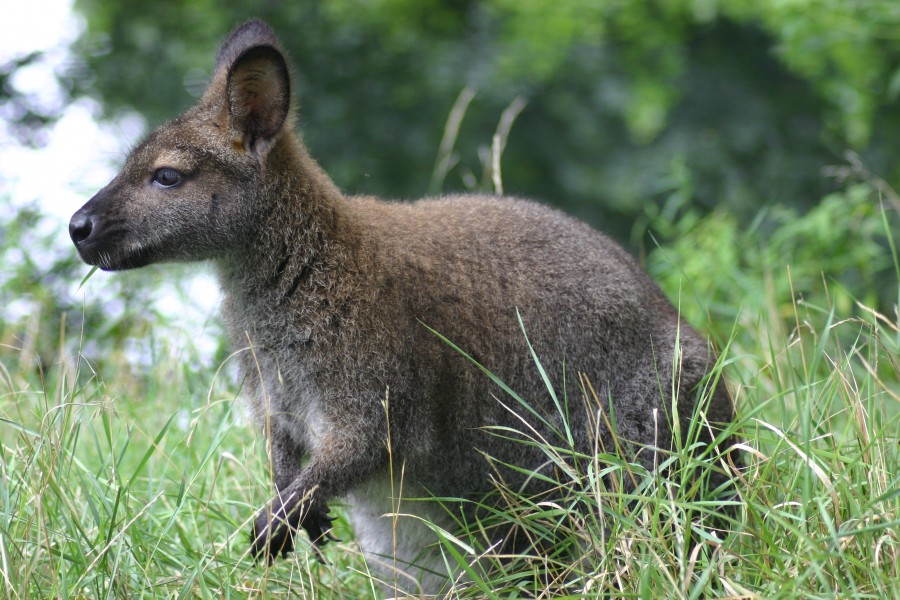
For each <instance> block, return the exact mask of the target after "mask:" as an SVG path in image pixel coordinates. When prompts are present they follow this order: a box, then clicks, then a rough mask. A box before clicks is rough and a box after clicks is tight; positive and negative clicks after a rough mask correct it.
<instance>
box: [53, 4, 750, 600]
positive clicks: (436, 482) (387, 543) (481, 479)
mask: <svg viewBox="0 0 900 600" xmlns="http://www.w3.org/2000/svg"><path fill="white" fill-rule="evenodd" d="M69 233H70V235H71V237H72V240H73V241H74V243H75V246H76V247H77V249H78V252H79V254H80V255H81V257H82V258H83V259H84V260H85V261H86V262H88V263H90V264H92V265H97V266H99V267H100V268H102V269H105V270H118V269H130V268H135V267H140V266H143V265H147V264H149V263H154V262H160V261H197V260H211V261H213V263H214V264H215V266H216V268H217V272H218V277H219V280H220V282H221V287H222V291H223V294H224V303H223V310H224V314H225V321H226V323H227V326H228V331H229V335H230V337H231V341H232V343H233V344H234V345H235V346H237V347H240V348H248V350H247V351H245V352H243V353H242V354H241V356H242V364H241V367H242V370H243V375H244V376H245V378H246V382H247V385H248V387H249V390H250V393H249V395H250V398H251V400H250V402H251V405H252V413H253V415H254V417H255V419H256V420H257V421H258V423H259V424H260V425H261V426H262V427H263V428H264V430H265V432H266V434H267V436H268V440H269V443H270V445H271V455H272V464H273V469H274V479H275V489H276V495H275V498H274V499H273V500H272V502H271V503H270V504H269V506H267V507H266V508H265V509H263V510H261V511H260V512H259V514H258V515H257V517H256V521H255V526H254V529H253V537H252V542H251V547H252V552H253V554H254V555H256V556H258V557H264V558H267V559H272V558H273V557H275V556H276V555H277V554H278V553H280V552H287V551H289V550H292V549H293V544H294V540H293V538H294V536H295V535H296V532H297V531H298V530H299V529H301V528H302V529H304V530H306V532H307V533H308V534H309V537H310V538H311V539H312V541H313V542H314V543H315V544H317V545H321V544H324V543H325V542H326V540H327V539H328V532H329V529H330V521H331V518H330V517H329V516H328V507H327V504H326V503H327V502H328V501H329V500H331V499H336V498H343V499H345V501H346V502H347V504H348V512H349V517H350V520H351V523H352V525H353V527H354V529H355V532H356V536H357V538H358V540H359V544H360V546H361V547H362V549H363V551H364V552H365V554H366V556H367V557H369V558H370V559H371V560H372V561H374V562H378V563H381V564H384V565H388V567H385V568H386V569H388V570H389V569H390V567H391V566H393V565H395V564H399V565H400V567H399V568H400V569H401V570H402V571H403V573H401V575H402V576H403V577H407V576H409V577H411V578H412V579H414V580H418V584H419V585H421V586H422V587H421V588H416V584H414V583H407V584H403V583H402V582H401V584H402V585H404V586H405V587H406V588H407V589H423V590H424V591H425V592H435V591H438V590H439V589H440V587H441V586H442V585H444V584H446V582H447V576H448V575H447V573H446V568H445V567H444V562H443V561H441V560H438V559H439V554H437V553H436V552H431V553H429V551H428V550H427V548H426V547H427V546H428V544H429V543H433V542H434V541H435V539H436V538H435V537H434V536H433V534H432V533H431V529H429V528H427V527H425V526H424V525H422V524H421V521H420V520H419V519H414V518H399V520H398V521H397V522H396V523H395V519H393V518H392V517H391V516H385V515H386V514H387V513H392V512H394V510H395V506H396V501H395V499H392V498H391V495H392V494H396V493H397V490H399V489H400V482H396V483H394V484H393V485H392V482H391V480H390V478H391V473H393V474H394V477H395V478H397V479H399V474H400V473H401V472H402V474H403V481H402V489H403V495H404V497H426V496H429V495H432V496H437V497H446V498H460V499H463V500H478V499H479V498H482V495H483V494H485V493H486V492H489V491H490V490H491V488H492V481H493V479H494V478H493V477H492V474H493V475H497V472H498V470H499V471H501V473H500V475H501V476H502V479H503V480H504V481H505V483H506V484H508V485H511V486H514V487H518V488H522V489H526V490H528V491H535V492H541V491H544V492H546V490H547V489H548V488H549V486H547V485H546V484H544V483H542V480H541V478H540V477H533V476H532V477H526V474H527V471H528V470H531V471H533V472H537V471H540V470H542V469H549V468H550V467H549V466H548V465H547V462H548V461H547V459H546V455H545V454H544V452H543V451H542V450H541V449H540V448H539V447H537V446H536V445H535V444H530V443H522V442H521V441H516V440H514V439H511V438H514V437H515V435H514V434H512V433H509V430H513V429H514V430H521V431H530V430H527V429H526V427H525V426H524V425H523V421H528V422H530V425H531V426H532V427H534V430H533V431H531V433H532V434H533V435H537V434H540V435H541V436H545V437H546V438H548V439H551V440H553V441H558V440H554V438H553V433H552V430H553V429H555V428H559V429H562V421H563V419H564V418H565V417H564V415H563V414H561V413H564V412H568V415H567V418H568V421H569V430H570V431H571V439H570V444H571V446H572V447H573V448H574V449H575V450H576V451H578V452H580V453H582V454H591V453H592V452H593V449H594V447H595V446H594V443H595V442H596V440H595V437H596V436H597V435H599V436H600V438H601V440H600V441H601V442H602V443H604V444H605V447H606V448H608V449H609V448H613V447H615V445H616V443H620V444H621V443H624V442H625V441H627V442H629V443H630V444H631V445H630V446H628V447H629V448H631V451H632V452H633V454H632V456H637V460H640V461H643V462H644V463H645V464H647V465H648V466H651V467H652V466H653V461H654V458H653V452H654V451H653V448H659V449H662V450H663V451H665V450H666V449H669V448H671V446H672V443H673V433H672V430H673V427H672V425H673V422H672V414H673V408H677V412H678V417H679V419H681V421H680V422H681V423H682V424H686V423H687V421H686V419H690V418H691V415H692V413H693V412H694V407H695V403H696V399H697V397H698V393H697V391H698V388H700V387H702V382H703V381H704V378H705V377H706V376H707V374H708V372H709V370H710V368H711V365H712V363H713V362H714V360H715V356H714V354H713V353H712V352H711V350H710V349H709V346H708V343H707V341H706V340H705V339H704V338H703V337H701V336H700V335H698V334H697V333H696V332H695V331H694V330H692V329H691V328H690V327H689V326H688V325H686V324H685V323H684V322H682V321H680V319H679V316H678V314H677V312H676V311H675V310H674V308H673V307H672V305H671V304H670V303H669V302H668V301H667V300H666V298H665V297H664V296H663V294H662V293H661V291H660V290H659V288H657V286H656V285H655V284H654V283H653V282H652V281H651V280H650V279H649V277H648V276H647V275H646V274H645V273H644V272H643V271H642V270H641V269H640V268H639V267H638V265H637V264H636V263H635V261H634V260H632V258H631V257H630V256H629V255H628V254H627V253H626V252H625V251H624V250H622V248H620V247H619V246H618V245H616V244H615V243H614V242H612V241H610V240H609V239H608V238H606V237H605V236H603V235H602V234H600V233H598V232H597V231H595V230H593V229H591V228H590V227H588V226H587V225H585V224H583V223H580V222H578V221H576V220H574V219H572V218H569V217H567V216H565V215H563V214H561V213H559V212H557V211H556V210H552V209H550V208H546V207H543V206H540V205H538V204H534V203H532V202H527V201H524V200H516V199H509V198H499V197H489V196H454V197H442V198H430V199H425V200H420V201H418V202H414V203H393V202H384V201H381V200H378V199H375V198H369V197H353V196H347V195H344V194H343V193H342V192H341V191H340V190H339V189H338V188H337V187H335V185H334V184H333V183H332V182H331V180H330V179H329V178H328V176H327V175H326V174H325V173H324V172H323V171H322V170H321V169H320V168H319V166H318V165H317V164H316V163H315V162H314V161H313V159H312V158H310V156H309V155H308V153H307V150H306V148H305V147H304V145H303V144H302V142H301V141H300V139H299V137H298V136H297V134H296V133H295V132H294V117H293V110H292V100H291V69H290V67H289V65H288V61H287V58H286V56H285V53H284V52H283V51H282V47H281V44H280V43H279V41H278V40H277V38H276V37H275V35H274V33H273V32H272V30H271V29H270V28H269V27H268V26H267V25H265V24H264V23H262V22H260V21H256V20H254V21H249V22H247V23H245V24H243V25H241V26H240V27H238V28H237V29H236V30H235V31H234V32H233V33H232V34H231V35H230V36H229V37H228V38H227V39H226V40H225V42H224V43H223V44H222V46H221V48H220V49H219V52H218V54H217V56H216V66H215V74H214V75H213V78H212V81H211V83H210V84H209V88H208V89H207V90H206V93H205V94H204V96H203V98H202V99H201V100H200V102H199V104H198V105H197V106H196V107H194V108H192V109H191V110H189V111H187V112H186V113H185V114H184V115H182V116H181V117H179V118H177V119H176V120H174V121H172V122H169V123H166V124H164V125H162V126H161V127H159V128H158V129H156V131H154V132H153V133H151V134H150V135H149V136H148V137H147V138H146V140H144V141H143V142H142V143H141V144H140V145H138V146H137V148H136V149H135V150H134V151H133V152H132V153H131V154H130V156H129V157H128V159H127V161H126V163H125V167H124V168H123V170H122V172H121V173H120V174H119V175H117V176H116V178H115V179H113V180H112V182H110V183H109V185H107V186H106V187H105V188H103V189H102V190H101V191H100V192H98V193H97V194H96V195H95V196H94V197H93V198H92V199H91V200H90V201H89V202H88V203H87V204H85V205H84V206H83V207H82V208H81V209H80V210H79V211H78V212H76V213H75V215H74V216H73V217H72V220H71V222H70V224H69ZM520 318H521V321H522V323H524V329H525V333H527V339H526V335H525V334H524V333H523V328H522V326H521V325H520V322H519V319H520ZM426 326H427V327H426ZM434 331H437V332H439V333H440V334H442V335H443V336H444V337H446V338H447V339H448V340H451V341H452V342H453V343H454V344H455V345H456V346H458V348H459V349H461V350H463V351H464V352H466V353H467V354H468V355H469V357H471V359H472V360H470V359H469V358H467V357H466V356H464V355H463V354H461V353H460V352H459V351H458V350H456V349H454V348H452V347H451V346H450V345H448V344H447V343H445V342H444V341H443V340H441V339H440V337H439V336H437V335H435V333H434ZM529 341H530V343H531V346H532V347H533V350H534V355H536V356H538V357H539V358H540V360H541V363H542V365H543V367H544V369H545V371H546V374H547V377H549V378H550V379H551V380H552V383H553V384H554V385H556V386H558V389H562V388H563V387H565V386H566V385H567V384H568V385H569V386H570V388H571V389H575V387H574V385H573V382H577V379H574V378H577V374H579V373H583V374H584V375H585V377H586V378H587V379H588V380H589V381H590V382H591V383H592V384H593V386H594V388H595V389H596V391H597V394H598V396H599V398H601V400H602V403H603V405H604V410H606V411H608V413H609V414H608V417H613V418H607V419H605V420H601V421H603V422H604V423H606V424H607V425H610V424H614V427H612V426H604V427H596V428H595V426H596V423H597V420H596V419H591V418H589V417H588V416H587V415H586V411H585V410H583V409H582V410H578V409H576V408H574V407H568V408H566V410H562V411H561V410H560V409H559V407H558V406H557V404H556V402H555V401H554V400H553V399H552V396H551V394H550V393H549V392H548V389H547V385H546V382H545V381H544V378H543V377H542V374H541V372H540V369H539V368H537V367H536V365H535V362H534V356H533V354H532V351H531V349H530V348H529V346H528V343H529ZM473 360H474V361H477V362H478V363H480V364H481V365H483V366H484V367H485V368H487V369H488V370H490V371H492V372H493V373H494V374H495V375H496V376H497V377H498V378H499V379H500V380H502V381H503V382H505V384H506V385H508V386H509V388H511V389H512V390H515V391H516V392H518V393H519V395H520V396H521V397H522V398H523V399H524V400H526V401H527V402H528V404H529V407H530V408H528V409H526V408H525V407H524V406H523V405H521V404H519V403H518V402H516V401H511V400H510V399H509V397H507V396H504V394H503V392H502V391H501V389H500V388H499V387H498V386H497V385H496V383H494V382H493V381H492V380H491V379H489V378H488V377H487V376H486V375H485V374H484V373H482V372H481V371H480V370H479V369H478V368H477V366H476V365H475V364H473ZM673 394H677V401H676V402H673V397H674V396H673ZM707 398H708V400H709V402H708V405H706V407H705V411H704V414H705V417H706V419H707V420H708V424H707V425H706V426H705V434H704V437H703V439H704V440H705V441H706V442H707V443H708V442H709V441H711V440H712V439H714V436H715V435H717V432H718V431H720V430H721V429H720V427H721V425H722V424H724V423H728V422H730V421H731V420H732V417H733V412H732V405H731V400H730V398H729V396H728V393H727V391H726V390H725V387H724V385H723V384H722V383H721V382H720V383H718V384H717V385H715V386H714V388H713V389H712V390H711V391H710V392H709V393H708V394H707ZM589 423H592V424H590V425H589ZM497 427H504V428H509V429H508V430H504V432H502V433H501V434H499V435H498V433H497ZM683 427H684V428H686V425H683ZM611 429H614V431H611ZM613 436H615V437H616V440H615V441H614V440H613ZM388 441H389V443H390V446H388ZM485 455H487V456H490V457H492V459H493V460H487V459H486V458H485ZM392 465H393V469H392V468H391V466H392ZM505 465H515V466H518V467H520V469H512V468H506V467H505ZM523 468H524V469H523ZM523 471H524V472H523ZM498 478H500V477H498ZM467 505H468V504H467V503H463V510H464V511H465V510H467V509H466V508H465V506H467ZM401 512H410V513H416V514H418V515H419V516H422V517H425V518H427V519H428V520H430V521H432V522H435V523H437V524H438V525H440V526H441V527H444V528H449V529H452V528H453V519H452V517H451V516H450V514H449V512H452V511H449V512H448V511H445V510H444V508H442V507H441V506H440V505H438V504H437V503H436V502H430V503H429V502H424V501H423V502H405V503H404V504H403V505H402V510H401ZM395 527H396V530H395ZM395 534H396V538H395ZM423 548H426V550H424V551H423ZM436 556H437V558H438V559H436V558H435V557H436ZM441 571H443V574H441Z"/></svg>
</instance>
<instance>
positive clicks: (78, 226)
mask: <svg viewBox="0 0 900 600" xmlns="http://www.w3.org/2000/svg"><path fill="white" fill-rule="evenodd" d="M93 229H94V221H93V219H91V215H88V214H81V213H80V212H77V213H75V214H74V215H73V216H72V220H71V221H69V236H70V237H71V238H72V241H73V242H75V245H78V244H80V243H81V242H83V241H84V240H86V239H88V238H89V237H90V235H91V231H93Z"/></svg>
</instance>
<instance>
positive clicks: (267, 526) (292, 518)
mask: <svg viewBox="0 0 900 600" xmlns="http://www.w3.org/2000/svg"><path fill="white" fill-rule="evenodd" d="M298 517H299V518H298ZM335 519H337V517H332V516H329V515H328V507H327V506H323V507H320V508H316V507H307V508H305V509H303V510H302V514H301V515H296V514H288V515H287V516H285V514H284V508H283V507H282V508H281V509H280V510H271V509H270V508H266V509H265V510H263V511H260V513H259V514H258V515H257V516H256V520H255V521H254V523H253V531H252V533H251V536H252V537H251V540H250V552H251V553H252V554H253V558H255V559H256V560H263V559H265V560H266V562H268V563H269V564H272V562H274V560H275V559H276V558H278V555H279V554H280V555H281V557H282V558H284V557H286V556H287V554H288V552H292V551H293V550H294V535H295V534H296V533H297V529H298V527H302V528H303V529H304V530H305V531H306V533H307V535H309V540H310V541H311V542H312V544H313V546H312V549H313V551H314V552H315V553H316V558H317V559H318V560H319V561H321V562H325V558H324V556H323V555H322V553H321V550H320V549H321V548H322V546H324V545H325V544H327V543H328V542H329V541H333V542H339V541H340V540H339V539H337V538H336V537H334V536H333V535H332V534H331V523H332V522H333V521H334V520H335ZM297 521H300V523H299V525H298V524H297Z"/></svg>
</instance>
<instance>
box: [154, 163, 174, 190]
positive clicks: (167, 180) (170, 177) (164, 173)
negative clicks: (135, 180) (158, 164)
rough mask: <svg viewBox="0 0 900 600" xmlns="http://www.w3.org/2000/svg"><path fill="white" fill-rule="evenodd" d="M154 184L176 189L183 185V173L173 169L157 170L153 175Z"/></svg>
mask: <svg viewBox="0 0 900 600" xmlns="http://www.w3.org/2000/svg"><path fill="white" fill-rule="evenodd" d="M153 183H155V184H157V185H159V186H162V187H167V188H168V187H175V186H176V185H178V184H179V183H181V173H179V172H178V171H176V170H175V169H173V168H171V167H163V168H162V169H157V170H156V173H154V174H153Z"/></svg>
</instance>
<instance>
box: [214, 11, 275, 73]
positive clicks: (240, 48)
mask: <svg viewBox="0 0 900 600" xmlns="http://www.w3.org/2000/svg"><path fill="white" fill-rule="evenodd" d="M254 46H271V47H273V48H276V49H277V48H279V47H280V44H279V42H278V36H276V35H275V32H274V31H272V28H271V27H269V25H268V24H267V23H266V22H265V21H262V20H260V19H250V20H249V21H245V22H244V23H242V24H240V25H238V26H237V27H235V28H234V30H233V31H232V32H231V33H230V34H228V37H226V38H225V41H224V42H222V45H221V46H219V51H218V52H217V53H216V70H218V69H219V68H220V67H221V66H222V65H223V64H231V63H232V62H234V61H235V60H236V59H237V58H238V56H240V55H241V54H243V53H244V52H245V51H247V50H249V49H250V48H253V47H254Z"/></svg>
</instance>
